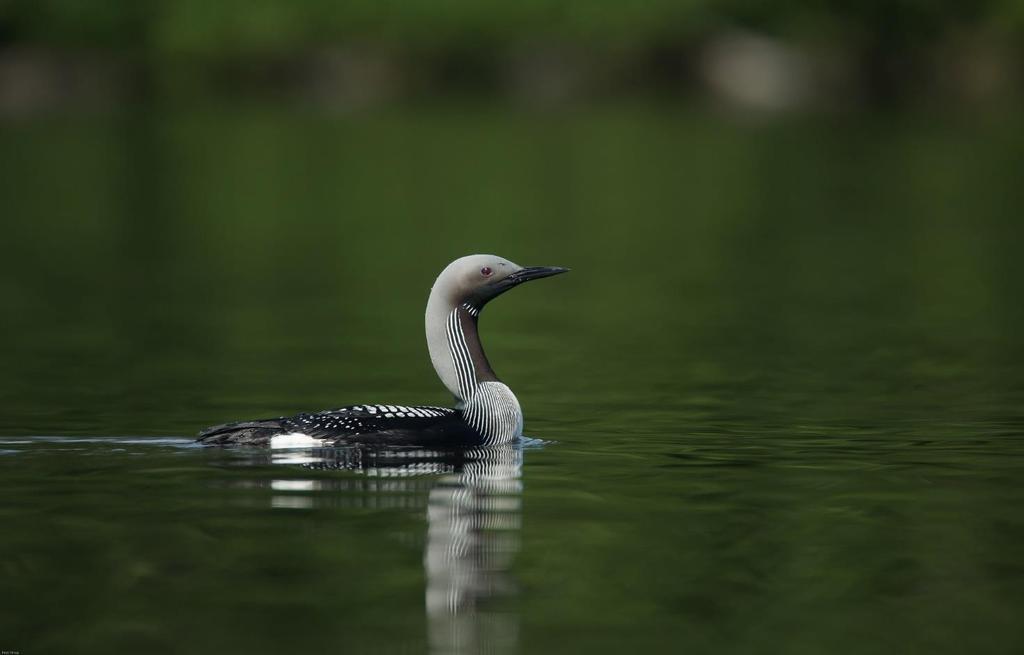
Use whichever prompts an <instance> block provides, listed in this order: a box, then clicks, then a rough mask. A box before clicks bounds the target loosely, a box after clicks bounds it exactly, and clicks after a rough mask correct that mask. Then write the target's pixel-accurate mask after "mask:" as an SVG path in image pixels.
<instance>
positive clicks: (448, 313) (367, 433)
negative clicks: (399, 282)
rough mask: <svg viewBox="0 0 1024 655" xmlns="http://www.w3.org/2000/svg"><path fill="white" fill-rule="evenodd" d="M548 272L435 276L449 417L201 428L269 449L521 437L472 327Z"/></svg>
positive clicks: (511, 400) (425, 412)
mask: <svg viewBox="0 0 1024 655" xmlns="http://www.w3.org/2000/svg"><path fill="white" fill-rule="evenodd" d="M567 270H569V269H567V268H560V267H555V266H533V267H523V266H519V265H517V264H513V263H512V262H510V261H508V260H507V259H502V258H501V257H497V256H495V255H469V256H467V257H462V258H460V259H456V260H455V261H453V262H452V263H451V264H449V265H448V266H447V267H446V268H445V269H444V270H443V271H441V274H440V275H438V276H437V280H436V281H435V282H434V286H433V287H432V288H431V289H430V298H429V299H428V300H427V312H426V319H425V320H426V329H427V348H428V349H429V351H430V360H431V362H433V364H434V370H435V371H437V375H438V377H440V378H441V382H442V383H443V384H444V386H446V387H447V388H448V390H449V391H451V392H452V394H453V395H454V396H455V400H456V406H455V408H454V409H451V408H447V407H431V406H419V405H417V406H412V407H409V406H405V405H351V406H349V407H342V408H340V409H333V410H328V411H323V412H316V413H308V414H298V415H296V416H291V417H284V418H274V419H263V420H257V421H243V422H240V423H228V424H226V425H217V426H214V427H212V428H207V429H206V430H203V431H202V432H200V433H199V439H198V441H199V442H200V443H203V444H209V445H230V444H247V445H258V446H265V445H270V446H272V447H292V446H295V447H301V446H312V445H324V446H331V445H346V444H382V445H383V444H387V445H405V444H408V445H421V446H445V445H447V446H476V445H491V444H501V443H508V442H510V441H513V440H515V439H517V438H519V437H520V436H522V431H523V413H522V410H521V409H520V408H519V401H518V400H516V397H515V394H513V393H512V390H511V389H509V388H508V387H507V386H505V385H504V384H503V383H502V382H501V381H500V380H498V377H497V376H496V375H495V374H494V370H493V369H492V368H491V365H490V363H489V362H488V361H487V356H486V355H484V350H483V346H482V345H481V344H480V336H479V334H478V332H477V322H478V320H479V318H480V312H481V311H482V310H483V308H484V305H486V304H487V303H488V302H489V301H491V300H493V299H494V298H496V297H498V296H499V295H501V294H502V293H504V292H506V291H508V290H509V289H511V288H512V287H515V286H518V285H519V284H522V283H523V282H528V281H530V280H537V279H540V278H543V277H549V276H551V275H558V274H559V273H564V272H566V271H567Z"/></svg>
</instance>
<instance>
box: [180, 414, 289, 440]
mask: <svg viewBox="0 0 1024 655" xmlns="http://www.w3.org/2000/svg"><path fill="white" fill-rule="evenodd" d="M283 429H284V426H283V425H282V423H281V419H276V418H272V419H264V420H260V421H242V422H240V423H225V424H224V425H215V426H213V427H210V428H206V429H205V430H203V431H202V432H200V433H199V437H198V438H197V439H196V441H197V442H198V443H201V444H204V445H207V446H227V445H249V446H265V445H267V444H268V443H270V438H271V437H273V436H274V435H275V434H281V431H282V430H283Z"/></svg>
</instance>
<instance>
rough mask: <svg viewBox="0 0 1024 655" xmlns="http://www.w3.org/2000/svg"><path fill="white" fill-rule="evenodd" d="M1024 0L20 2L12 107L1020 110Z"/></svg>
mask: <svg viewBox="0 0 1024 655" xmlns="http://www.w3.org/2000/svg"><path fill="white" fill-rule="evenodd" d="M1022 46H1024V3H1021V2H1020V1H1019V0H979V1H978V2H969V3H964V2H955V1H954V0H932V1H922V0H894V1H891V2H889V1H881V0H871V1H868V2H857V3H849V2H838V1H835V0H819V1H817V2H753V1H751V0H684V1H677V2H673V1H667V0H657V1H654V2H644V3H619V2H606V1H603V0H601V1H596V2H595V1H591V2H553V1H549V0H542V1H537V0H530V1H526V2H506V1H503V0H485V1H480V2H469V1H464V0H457V1H449V2H443V3H440V4H438V3H431V2H421V1H419V0H416V1H411V2H394V3H380V2H366V1H351V0H350V1H346V2H332V1H327V0H301V1H296V2H290V1H287V0H258V1H255V2H232V1H224V2H204V1H200V0H176V1H174V2H165V1H160V0H144V1H140V2H106V3H95V2H86V1H82V0H6V1H5V2H3V3H0V53H2V56H0V88H2V89H3V93H2V95H0V109H7V110H8V111H28V110H32V109H38V108H40V107H46V106H52V105H53V104H55V103H61V102H70V101H83V102H87V103H90V104H100V105H104V104H106V105H109V104H111V103H112V102H116V101H126V100H128V99H133V100H138V99H140V98H154V97H155V98H166V97H168V96H170V97H174V98H180V97H181V96H183V95H184V96H190V95H193V94H196V93H203V94H214V95H218V96H223V95H231V94H236V93H239V92H243V93H250V94H253V93H254V94H257V95H265V94H268V93H269V94H272V95H281V94H285V95H288V96H289V97H292V98H295V99H299V100H304V101H310V102H313V103H316V104H321V105H328V106H331V107H335V108H339V107H340V108H353V107H364V106H366V105H377V104H379V103H382V102H393V101H395V100H398V99H410V98H420V97H423V96H433V95H437V94H447V93H452V92H459V93H471V94H476V95H490V96H497V97H500V98H505V99H513V100H515V101H517V102H527V103H541V104H549V103H561V102H566V101H570V100H579V99H593V98H607V97H610V96H616V95H619V94H623V93H626V94H633V93H637V92H656V93H658V94H667V95H670V96H671V95H683V96H688V97H694V96H696V97H705V96H710V97H716V98H719V99H724V100H726V101H727V102H732V103H736V104H739V105H741V106H751V107H754V108H794V107H805V106H811V107H822V106H825V107H829V108H832V109H837V108H843V109H846V108H850V107H857V106H864V105H868V106H874V105H878V104H888V103H893V102H911V103H921V102H927V101H929V100H932V101H934V100H937V99H946V100H949V99H953V100H956V101H957V102H962V103H967V104H970V105H973V104H977V103H981V104H991V103H1004V102H1007V101H1008V100H1009V99H1015V98H1017V97H1018V96H1019V93H1018V85H1019V82H1020V77H1021V71H1020V61H1021V53H1022Z"/></svg>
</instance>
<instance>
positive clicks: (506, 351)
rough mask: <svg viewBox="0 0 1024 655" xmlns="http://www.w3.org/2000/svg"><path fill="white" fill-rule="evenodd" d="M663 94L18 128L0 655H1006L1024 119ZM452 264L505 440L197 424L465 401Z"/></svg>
mask: <svg viewBox="0 0 1024 655" xmlns="http://www.w3.org/2000/svg"><path fill="white" fill-rule="evenodd" d="M1020 128H1021V125H1020V123H1019V121H1016V120H1009V119H1007V120H995V119H993V120H991V121H988V122H978V121H972V120H966V119H956V118H945V119H935V118H929V117H923V116H902V117H895V118H892V117H891V118H886V119H865V118H852V117H851V118H842V119H831V120H823V119H806V120H798V119H786V120H782V121H776V122H765V123H757V124H744V123H737V122H731V121H728V120H723V119H721V118H715V117H713V116H707V115H702V114H695V113H688V112H682V111H677V110H674V109H671V108H647V107H618V108H606V109H588V110H579V111H569V112H565V113H555V114H531V113H504V112H499V111H494V110H490V109H486V108H478V109H472V110H467V109H461V110H454V109H451V108H445V107H438V108H427V109H422V110H419V111H411V110H408V111H396V112H394V113H385V114H383V115H380V116H351V117H341V118H338V117H330V116H323V115H319V114H316V113H304V112H299V111H276V110H275V111H269V110H266V111H265V110H260V109H253V110H246V111H242V112H235V113H231V114H227V113H221V112H217V111H205V110H203V111H200V110H182V111H176V112H172V111H158V112H154V113H146V114H141V115H138V114H131V115H118V116H109V117H83V118H76V119H68V118H56V117H54V118H40V119H35V120H30V121H20V122H17V121H16V122H10V121H9V122H6V123H3V124H2V125H0V171H2V175H0V198H2V199H3V205H4V206H3V216H4V223H3V225H4V234H3V238H4V256H3V260H4V261H3V264H2V268H0V271H2V275H0V296H2V298H3V303H4V308H5V309H4V312H3V317H2V319H0V321H2V323H0V326H2V328H3V330H4V332H5V334H4V335H3V337H2V339H0V364H2V370H3V373H2V375H0V410H2V411H0V435H2V436H0V497H2V502H0V648H2V649H4V650H18V651H20V652H21V653H24V654H26V655H28V654H34V653H73V652H87V653H101V652H102V653H114V652H124V653H140V652H146V653H190V654H191V653H221V652H248V653H282V652H338V653H348V652H360V653H382V652H394V653H420V652H425V651H427V650H428V649H431V648H432V649H433V650H434V651H436V652H446V651H460V650H461V651H464V652H480V651H483V652H496V653H506V652H520V653H545V652H551V653H556V652H557V653H563V652H573V653H577V652H578V653H591V652H609V653H614V652H622V651H624V650H627V649H628V650H631V651H633V652H673V653H676V652H690V653H693V652H696V653H915V652H921V653H934V652H949V653H1013V652H1020V650H1021V649H1022V648H1024V628H1021V621H1020V617H1021V614H1022V610H1024V564H1022V561H1021V554H1022V552H1024V512H1022V510H1021V507H1022V502H1024V483H1022V481H1021V480H1022V473H1024V338H1022V333H1024V304H1022V302H1021V299H1022V297H1024V275H1022V274H1021V271H1020V264H1019V258H1020V255H1019V253H1020V250H1021V243H1022V239H1021V238H1022V236H1024V227H1022V224H1021V213H1022V210H1024V185H1022V184H1021V171H1022V170H1024V131H1022V130H1021V129H1020ZM470 252H494V253H496V254H499V255H502V256H505V257H508V258H510V259H512V260H513V261H517V262H519V263H521V264H551V265H564V266H569V267H572V268H573V272H572V273H571V274H569V275H567V276H563V277H559V278H555V279H552V280H546V281H543V282H537V283H534V284H531V285H528V286H527V287H524V288H522V289H517V290H516V291H514V292H512V293H510V294H508V295H507V296H504V297H502V298H501V299H500V300H498V301H496V302H495V303H494V304H493V305H492V306H490V307H489V308H488V309H487V312H486V314H485V316H484V317H483V318H482V322H481V328H482V336H483V339H484V341H485V343H486V345H487V350H488V354H489V355H490V359H491V361H492V363H493V364H494V366H495V369H496V370H497V371H498V373H499V375H500V376H501V377H502V378H503V379H504V380H505V381H506V382H507V383H508V384H509V385H510V386H511V387H512V388H513V389H514V390H515V391H516V392H517V395H518V396H519V399H520V402H521V403H522V406H523V409H524V412H525V414H526V433H527V434H528V435H530V436H531V437H533V438H534V439H535V441H530V442H528V443H527V444H526V445H525V446H524V447H521V448H512V449H507V450H502V451H498V452H491V453H484V454H463V455H462V456H455V455H452V454H447V455H444V456H438V455H429V454H418V455H407V456H406V458H405V459H402V458H398V457H397V456H388V454H386V453H383V454H382V453H377V454H374V453H362V454H361V455H362V459H358V457H359V456H360V454H359V453H332V452H325V451H316V452H297V453H291V454H290V455H289V454H284V453H274V455H273V456H272V455H271V454H270V453H267V452H260V451H247V452H243V451H224V450H217V449H202V448H196V447H192V446H190V445H189V442H188V440H187V437H189V435H192V434H194V433H195V431H196V430H198V429H199V428H201V427H203V426H205V425H208V424H211V423H216V422H222V421H227V420H231V419H239V418H253V417H264V416H275V415H281V414H289V413H294V412H297V411H300V410H310V409H321V408H327V407H335V406H340V405H345V404H351V403H361V402H390V403H404V404H415V403H437V404H446V403H447V402H448V399H447V398H446V397H445V395H444V390H443V388H442V387H441V385H440V384H439V383H438V382H437V380H436V379H435V376H434V374H433V371H432V369H431V368H430V363H429V359H428V357H427V356H426V352H425V344H424V339H423V335H422V315H423V307H424V304H425V302H426V295H427V292H428V290H429V287H430V284H431V282H432V281H433V278H434V276H435V275H436V274H437V272H438V271H439V270H440V269H441V268H442V267H443V266H444V265H445V264H446V263H447V262H448V261H449V260H451V259H453V258H455V257H457V256H460V255H463V254H467V253H470Z"/></svg>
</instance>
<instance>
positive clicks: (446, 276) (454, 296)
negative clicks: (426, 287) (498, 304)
mask: <svg viewBox="0 0 1024 655" xmlns="http://www.w3.org/2000/svg"><path fill="white" fill-rule="evenodd" d="M568 270H569V269H567V268H561V267H558V266H520V265H519V264H514V263H512V262H510V261H509V260H507V259H504V258H502V257H498V256H497V255H468V256H466V257H460V258H459V259H456V260H455V261H453V262H452V263H451V264H448V266H447V267H446V268H445V269H444V270H443V271H441V274H440V275H439V276H437V281H436V282H434V291H435V292H436V291H439V290H441V291H443V292H444V293H445V295H447V296H448V300H449V301H450V302H452V303H453V304H462V303H466V304H468V305H470V306H472V307H475V308H477V309H482V308H483V306H484V305H485V304H487V303H488V302H489V301H491V300H493V299H494V298H497V297H498V296H500V295H501V294H503V293H505V292H506V291H508V290H509V289H511V288H512V287H516V286H519V285H520V284H522V283H523V282H529V281H530V280H539V279H540V278H542V277H550V276H552V275H558V274H559V273H565V272H566V271H568Z"/></svg>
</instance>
